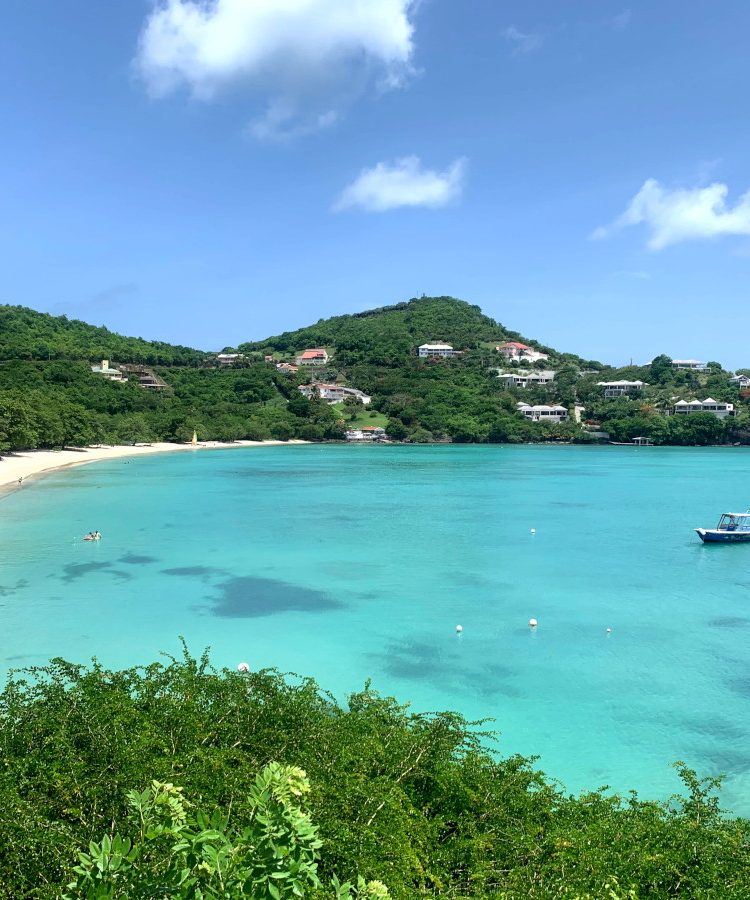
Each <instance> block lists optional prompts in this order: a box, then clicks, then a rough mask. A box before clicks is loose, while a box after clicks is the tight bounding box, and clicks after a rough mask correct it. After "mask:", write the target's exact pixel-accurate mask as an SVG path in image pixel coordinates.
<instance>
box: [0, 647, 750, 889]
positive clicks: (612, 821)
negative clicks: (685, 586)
mask: <svg viewBox="0 0 750 900" xmlns="http://www.w3.org/2000/svg"><path fill="white" fill-rule="evenodd" d="M499 724H500V726H502V723H499ZM488 740H489V739H488V738H487V736H483V735H482V734H480V733H479V732H478V731H477V729H476V727H472V726H471V724H470V723H467V722H466V721H465V720H464V719H463V718H462V717H461V716H459V715H457V714H455V713H439V714H434V715H419V714H416V713H413V712H411V711H410V710H409V709H407V708H406V707H404V706H401V705H399V704H398V703H397V702H395V701H394V700H391V699H388V698H384V697H380V696H379V695H378V694H376V693H375V692H374V691H373V690H372V689H371V688H370V687H369V686H365V689H364V690H363V691H361V692H360V693H357V694H354V695H352V696H351V697H350V698H349V701H348V704H347V705H346V706H340V705H339V704H338V703H337V702H335V701H334V700H333V699H332V698H331V697H329V696H327V695H326V694H325V693H323V692H322V691H321V690H320V689H319V688H318V686H317V685H316V684H315V683H314V682H312V681H310V680H306V679H302V680H300V679H299V678H298V677H289V678H284V677H282V676H281V675H280V674H278V673H276V672H274V671H260V672H252V671H251V672H247V673H239V672H229V671H223V672H215V671H213V670H212V669H211V667H210V665H209V663H208V660H207V659H206V658H205V657H204V658H202V659H200V660H194V659H192V658H190V657H189V656H188V655H187V654H185V657H184V658H182V659H172V660H168V661H166V662H165V663H164V664H153V665H151V666H148V667H147V668H143V669H130V670H125V671H110V670H107V669H105V668H103V667H102V666H100V665H98V664H97V665H94V666H92V667H90V668H84V667H81V666H77V665H72V664H70V663H66V662H63V661H61V660H55V661H53V662H52V663H51V664H50V665H49V666H47V667H45V668H38V669H32V670H28V671H24V672H18V673H16V674H15V675H14V676H13V677H12V678H11V680H10V681H9V683H8V685H7V687H6V688H5V690H4V692H3V693H2V695H0V751H1V757H0V758H1V759H2V764H1V765H0V834H2V836H3V839H2V841H0V876H1V877H0V897H7V898H12V900H21V898H31V897H35V898H53V897H60V896H61V894H62V893H63V891H64V886H65V885H73V886H72V887H70V888H69V889H68V896H71V897H97V898H103V897H107V898H110V897H130V898H136V897H139V898H153V897H159V896H164V897H199V896H203V897H212V898H213V897H216V898H218V897H223V898H231V897H239V896H248V897H253V898H261V897H263V898H266V897H267V898H269V900H278V897H280V896H284V897H286V896H290V892H289V889H290V887H291V880H292V879H295V878H296V879H298V888H299V893H297V894H296V896H302V895H304V896H309V897H314V898H317V897H334V896H339V897H342V896H348V895H349V894H348V893H344V890H345V891H347V892H348V891H349V888H348V887H345V888H344V889H341V890H340V891H339V893H336V890H337V889H335V888H334V887H332V886H331V883H332V879H333V878H334V876H335V875H336V874H338V875H339V877H341V878H342V879H343V878H344V877H346V878H349V879H352V881H353V882H356V880H357V877H358V876H359V877H362V878H364V879H367V880H370V879H374V880H376V881H379V882H382V883H383V884H385V885H386V886H387V887H388V889H389V891H390V894H391V896H393V897H395V898H413V897H420V896H425V897H429V896H434V897H453V898H461V897H494V898H508V900H510V898H518V900H529V898H531V900H534V898H569V900H573V898H581V900H583V898H589V900H604V898H609V900H617V898H621V900H626V898H665V900H666V898H673V897H690V898H706V900H708V898H717V900H718V898H722V900H731V898H737V900H740V898H741V900H745V898H746V897H748V896H750V841H749V838H750V822H748V821H746V820H738V819H731V818H725V817H723V816H722V814H721V812H720V810H719V806H718V802H717V800H716V797H715V789H716V787H717V781H716V780H715V779H706V780H700V779H699V778H698V777H697V776H696V775H695V774H694V773H692V772H691V771H690V770H689V769H687V768H685V767H682V766H681V767H680V772H681V775H682V778H683V781H684V786H685V787H684V795H683V796H681V797H679V798H676V799H673V800H672V801H671V802H669V803H655V802H649V801H645V800H641V799H640V798H638V797H636V796H635V795H634V794H633V795H629V796H627V797H625V798H619V797H613V796H611V795H609V794H608V793H607V792H605V791H602V790H597V791H594V792H592V793H588V794H584V795H582V796H580V797H570V796H567V795H566V794H565V792H564V791H562V790H561V789H560V788H559V786H557V785H556V784H555V783H554V782H552V781H550V780H549V779H547V778H546V777H545V776H544V775H542V774H541V773H540V772H538V771H536V770H535V768H534V761H533V760H529V759H523V758H521V757H519V756H512V757H509V758H505V759H503V758H498V757H497V756H495V755H492V754H490V753H488V752H487V751H486V750H485V747H486V746H487V744H488ZM271 763H273V764H274V765H271V766H270V768H267V767H268V766H269V764H271ZM289 767H300V768H301V769H303V770H304V772H305V773H306V777H305V776H303V774H302V773H301V772H299V769H298V768H293V769H290V768H289ZM307 779H309V786H310V791H309V793H307V784H308V781H307ZM172 785H177V786H178V787H177V788H174V787H172ZM295 786H296V787H295ZM184 798H187V799H188V800H189V801H190V804H192V805H189V806H188V805H187V802H186V801H185V800H184ZM308 817H309V818H308ZM312 822H314V823H316V826H317V828H314V827H313V826H312V824H311V823H312ZM319 842H320V843H319ZM273 872H275V873H276V874H275V875H272V874H271V873H273ZM222 879H224V882H223V884H222V885H219V881H221V880H222ZM318 880H319V882H320V885H321V886H320V887H317V884H318ZM273 882H276V889H277V890H278V891H279V894H278V895H277V894H276V893H275V892H274V890H272V889H271V887H270V885H271V884H273ZM238 884H241V885H250V887H251V889H248V892H247V893H244V894H243V893H237V885H238ZM198 889H200V891H201V892H200V893H199V892H198ZM366 890H367V889H366V888H364V887H363V888H362V892H361V894H360V895H361V896H382V890H381V889H380V888H379V887H378V886H374V887H373V886H371V888H370V889H369V891H370V892H369V893H365V891H366ZM96 891H99V892H98V893H97V892H96Z"/></svg>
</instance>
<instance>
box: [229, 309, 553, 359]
mask: <svg viewBox="0 0 750 900" xmlns="http://www.w3.org/2000/svg"><path fill="white" fill-rule="evenodd" d="M519 339H520V335H518V334H517V333H516V332H513V331H509V330H508V329H507V328H505V327H503V326H502V325H500V324H499V323H498V322H496V321H495V320H494V319H491V318H490V317H489V316H485V315H484V314H483V313H482V310H481V309H480V308H479V307H478V306H472V305H471V304H469V303H466V302H464V301H463V300H456V299H454V298H453V297H421V298H419V299H414V300H409V301H408V302H406V303H397V304H395V305H393V306H381V307H379V308H378V309H370V310H367V311H365V312H361V313H354V314H352V315H346V316H333V317H332V318H330V319H321V320H319V321H318V322H317V323H316V324H315V325H310V326H308V327H306V328H299V329H297V330H296V331H286V332H284V333H283V334H280V335H277V336H275V337H270V338H267V339H266V340H264V341H255V342H252V343H247V344H241V345H240V348H239V349H240V350H260V349H269V350H280V351H283V352H287V353H294V352H295V351H297V350H301V349H304V348H305V347H330V348H333V349H334V350H335V353H336V360H337V362H338V363H339V364H340V365H356V364H359V363H367V364H370V365H395V364H398V363H400V362H401V361H402V360H403V359H404V358H405V357H408V356H410V355H414V351H415V349H416V348H417V347H418V346H419V345H420V344H424V343H429V342H431V341H436V340H440V341H447V342H448V343H449V344H452V345H453V346H454V347H455V348H456V349H457V350H464V349H476V348H478V347H481V346H482V344H484V343H486V344H490V343H498V342H500V341H505V340H519ZM526 343H529V344H530V345H531V346H534V342H533V341H526ZM540 349H541V348H540Z"/></svg>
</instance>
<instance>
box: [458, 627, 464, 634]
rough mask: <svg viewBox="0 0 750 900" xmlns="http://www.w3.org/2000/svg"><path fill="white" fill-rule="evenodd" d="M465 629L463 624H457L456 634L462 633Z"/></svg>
mask: <svg viewBox="0 0 750 900" xmlns="http://www.w3.org/2000/svg"><path fill="white" fill-rule="evenodd" d="M463 630H464V626H463V625H456V634H461V632H462V631H463Z"/></svg>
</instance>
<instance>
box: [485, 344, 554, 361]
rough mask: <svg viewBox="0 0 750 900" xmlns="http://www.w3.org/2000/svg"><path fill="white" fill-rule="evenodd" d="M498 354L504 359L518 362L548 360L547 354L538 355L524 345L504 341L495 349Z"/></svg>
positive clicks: (536, 351)
mask: <svg viewBox="0 0 750 900" xmlns="http://www.w3.org/2000/svg"><path fill="white" fill-rule="evenodd" d="M495 350H497V352H498V353H500V354H501V355H502V356H504V357H505V358H506V359H509V360H510V359H514V360H517V361H518V362H538V361H539V360H543V359H549V354H548V353H540V352H539V351H538V350H534V348H533V347H529V346H527V345H526V344H520V343H519V342H518V341H505V343H503V344H499V345H498V346H497V347H495Z"/></svg>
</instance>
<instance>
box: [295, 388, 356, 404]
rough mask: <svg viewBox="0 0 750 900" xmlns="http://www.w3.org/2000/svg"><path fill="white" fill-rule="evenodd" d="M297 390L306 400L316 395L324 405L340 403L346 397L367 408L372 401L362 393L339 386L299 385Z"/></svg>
mask: <svg viewBox="0 0 750 900" xmlns="http://www.w3.org/2000/svg"><path fill="white" fill-rule="evenodd" d="M299 390H300V392H301V393H302V394H303V395H304V396H305V397H307V398H308V400H309V399H310V398H311V397H314V396H315V395H316V394H317V395H318V397H320V399H321V400H325V401H326V403H341V402H342V400H346V399H347V397H353V398H355V399H356V400H359V402H360V403H362V404H363V405H364V406H368V405H369V404H370V402H371V400H372V397H369V396H368V395H367V394H365V393H364V392H363V391H358V390H356V388H350V387H344V386H343V385H341V384H301V385H300V386H299Z"/></svg>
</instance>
